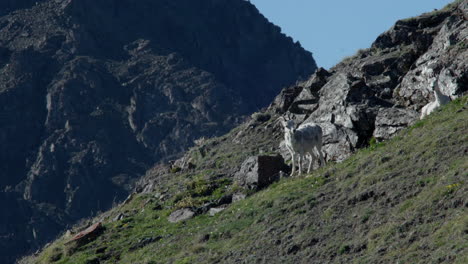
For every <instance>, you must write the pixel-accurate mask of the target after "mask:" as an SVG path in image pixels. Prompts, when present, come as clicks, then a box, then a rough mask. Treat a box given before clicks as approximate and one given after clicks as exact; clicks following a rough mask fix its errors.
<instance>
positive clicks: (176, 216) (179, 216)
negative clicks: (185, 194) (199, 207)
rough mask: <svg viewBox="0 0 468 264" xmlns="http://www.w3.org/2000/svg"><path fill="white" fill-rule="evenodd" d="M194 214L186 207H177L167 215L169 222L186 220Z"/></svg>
mask: <svg viewBox="0 0 468 264" xmlns="http://www.w3.org/2000/svg"><path fill="white" fill-rule="evenodd" d="M194 215H195V213H194V212H193V211H192V210H190V209H188V208H184V209H179V210H177V211H174V212H172V214H171V215H169V218H168V221H169V222H171V223H177V222H180V221H184V220H188V219H190V218H192V217H193V216H194Z"/></svg>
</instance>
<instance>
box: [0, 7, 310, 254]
mask: <svg viewBox="0 0 468 264" xmlns="http://www.w3.org/2000/svg"><path fill="white" fill-rule="evenodd" d="M0 10H1V11H0V16H1V17H0V190H1V191H0V197H1V199H0V200H1V201H2V204H3V203H4V204H3V207H4V208H5V210H6V211H9V214H2V216H1V217H0V222H1V223H2V225H1V227H0V255H1V259H0V262H2V263H10V262H11V261H12V260H13V259H14V257H15V256H16V255H17V254H21V253H25V252H26V251H27V250H30V249H32V248H35V247H37V246H38V245H41V244H42V243H43V242H44V241H47V240H49V239H51V238H53V237H54V236H55V235H56V234H57V232H58V231H59V230H61V229H62V228H63V227H64V226H65V225H67V224H69V223H72V222H74V221H76V220H77V219H80V218H82V217H85V216H89V215H90V214H91V213H93V212H94V213H96V212H97V211H99V210H104V209H107V208H109V207H110V206H111V205H112V203H113V202H114V201H118V200H120V199H122V198H123V197H124V196H126V195H127V194H128V191H129V190H131V188H132V187H133V183H134V181H135V180H136V179H138V177H140V176H141V175H144V174H145V172H146V170H147V169H148V168H149V167H150V166H151V165H152V164H154V163H155V162H158V161H160V160H161V159H163V158H164V159H166V160H168V159H172V158H174V157H176V156H177V155H178V154H179V153H181V152H182V151H183V150H185V149H186V148H187V147H189V146H191V145H192V144H193V140H195V139H197V138H200V137H202V136H207V137H211V136H214V135H219V134H221V133H225V132H226V131H228V130H229V129H231V128H232V127H234V126H235V125H237V124H238V123H239V122H240V121H241V120H242V116H244V115H246V114H249V113H251V112H253V111H255V110H258V109H260V108H262V107H264V106H266V105H267V104H268V103H269V102H270V101H271V100H272V99H273V98H274V96H275V95H276V94H277V93H278V92H279V91H280V89H281V87H283V86H285V85H288V84H291V83H293V82H295V81H296V80H297V79H298V78H305V77H307V76H308V75H310V74H311V73H312V72H313V71H314V70H315V69H316V65H315V62H314V60H313V58H312V56H311V54H310V53H309V52H307V51H305V50H304V49H303V48H302V47H301V46H300V45H299V44H298V43H293V41H292V39H291V38H289V37H286V36H285V35H283V34H281V32H280V28H278V27H276V26H274V25H272V24H271V23H269V22H268V21H267V20H266V19H265V18H264V17H263V16H262V15H261V14H260V13H259V12H258V10H257V9H256V8H255V7H254V6H253V5H251V4H250V3H249V2H247V1H241V0H236V1H232V0H230V1H227V0H221V1H193V0H190V1H189V0H180V1H166V0H139V1H129V0H124V1H117V0H104V1H91V0H81V1H72V0H63V1H59V0H54V1H52V0H50V1H26V0H24V1H2V2H1V3H0Z"/></svg>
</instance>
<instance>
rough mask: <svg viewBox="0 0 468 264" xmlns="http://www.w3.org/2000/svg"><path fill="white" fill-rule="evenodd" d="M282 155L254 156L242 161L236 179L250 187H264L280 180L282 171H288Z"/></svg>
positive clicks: (242, 184) (241, 184)
mask: <svg viewBox="0 0 468 264" xmlns="http://www.w3.org/2000/svg"><path fill="white" fill-rule="evenodd" d="M288 170H289V168H288V167H287V166H286V164H284V160H283V158H282V157H281V156H254V157H250V158H248V159H247V160H245V161H244V162H243V163H242V166H241V168H240V170H239V171H238V172H237V173H236V174H235V176H234V179H235V181H236V182H237V183H238V184H239V185H240V186H243V187H246V188H249V189H255V190H258V189H262V188H265V187H267V186H268V185H270V184H272V183H273V182H275V181H277V180H279V178H280V171H288Z"/></svg>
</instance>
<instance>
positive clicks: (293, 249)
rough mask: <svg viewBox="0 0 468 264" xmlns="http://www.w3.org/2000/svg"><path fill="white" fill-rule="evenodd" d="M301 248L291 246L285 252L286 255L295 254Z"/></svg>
mask: <svg viewBox="0 0 468 264" xmlns="http://www.w3.org/2000/svg"><path fill="white" fill-rule="evenodd" d="M300 249H301V248H300V247H299V246H298V245H292V246H290V247H288V249H287V250H286V254H288V255H289V254H296V253H297V252H298V251H299V250H300Z"/></svg>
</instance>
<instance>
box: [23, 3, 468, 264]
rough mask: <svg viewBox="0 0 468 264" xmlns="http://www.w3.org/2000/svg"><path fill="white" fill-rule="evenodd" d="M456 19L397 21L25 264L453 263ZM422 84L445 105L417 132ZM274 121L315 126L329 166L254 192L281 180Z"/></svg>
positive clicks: (460, 174) (461, 110) (463, 128)
mask: <svg viewBox="0 0 468 264" xmlns="http://www.w3.org/2000/svg"><path fill="white" fill-rule="evenodd" d="M467 16H468V1H455V2H454V3H452V4H451V5H449V6H447V7H446V8H444V9H443V10H439V11H435V12H431V13H427V14H423V15H421V16H419V17H415V18H410V19H406V20H402V21H398V22H397V23H396V24H395V26H393V27H392V28H391V29H390V30H389V31H387V32H385V33H383V34H382V35H380V36H379V37H378V38H377V40H376V41H375V43H374V44H373V45H372V47H371V48H370V49H366V50H362V51H360V52H358V54H356V55H355V56H353V57H351V58H348V59H345V60H344V61H343V62H341V63H340V64H338V65H337V66H335V67H334V68H332V69H330V71H326V70H324V69H319V70H318V71H317V72H316V73H315V74H314V75H312V76H311V77H310V79H309V80H307V81H304V82H298V83H297V84H296V85H294V86H291V87H288V88H285V89H284V90H283V91H282V92H281V94H280V95H279V96H278V97H277V98H276V99H275V100H274V102H273V103H272V104H271V105H270V107H269V108H268V109H267V110H265V111H262V112H258V113H256V114H253V115H252V116H251V118H250V119H249V120H248V121H247V122H245V123H243V124H242V125H240V126H239V127H237V128H235V129H233V130H231V131H230V132H229V133H228V134H226V135H224V136H222V137H218V138H213V139H208V140H199V141H197V146H195V147H193V148H191V149H190V151H188V152H187V153H186V154H185V155H184V157H183V158H181V159H179V160H177V161H176V162H175V163H171V164H158V165H156V166H155V167H153V168H152V169H150V170H148V171H147V173H146V176H145V177H144V178H143V179H142V180H141V181H140V182H139V185H138V187H137V188H136V189H135V191H136V192H135V193H134V194H133V195H131V196H129V198H128V199H127V200H126V202H124V203H123V204H121V205H119V206H116V207H115V208H114V209H112V210H111V211H108V212H106V213H104V214H102V215H99V216H98V217H96V218H93V219H88V220H87V221H84V222H83V224H82V225H79V226H76V227H75V228H73V229H71V230H69V232H67V233H65V234H64V235H63V236H61V237H60V238H59V239H58V240H57V241H55V242H54V243H53V244H52V245H50V246H49V247H47V248H45V249H44V250H43V251H42V252H41V253H39V254H38V255H37V256H33V257H31V258H26V259H24V261H25V263H31V262H32V263H69V262H73V263H115V262H122V263H146V264H149V263H152V264H154V263H199V262H202V263H219V262H222V263H242V262H247V263H250V262H266V263H272V262H273V263H298V262H299V263H301V262H303V263H330V262H331V263H362V262H364V263H388V262H392V263H393V262H395V261H401V262H404V263H406V262H409V261H416V262H421V263H447V262H449V263H465V262H466V261H467V259H466V255H467V252H466V247H465V242H464V241H465V240H464V238H465V237H466V222H467V219H466V216H467V214H466V208H467V206H468V205H467V200H466V197H467V193H468V192H467V189H466V177H467V174H466V172H467V171H468V164H467V163H466V160H467V159H466V156H467V154H466V153H467V149H466V144H464V143H466V142H468V138H467V136H466V135H467V133H466V132H467V131H468V127H467V123H466V120H467V118H468V116H467V114H468V111H467V109H468V105H467V97H466V96H465V97H462V96H464V95H465V94H466V92H467V88H468V85H467V73H466V71H467V68H468V67H466V66H467V65H466V64H467V63H468V59H467V58H468V51H467V36H468V34H467V33H468V30H467V29H468V27H467V25H468V23H467V21H466V17H467ZM435 82H438V84H439V86H440V87H441V89H442V90H443V92H444V93H445V94H447V95H450V96H451V97H452V99H454V100H455V102H452V103H451V104H450V105H449V106H447V107H445V108H444V109H443V110H442V111H438V112H437V113H434V114H433V115H431V116H429V117H428V118H427V119H425V120H422V121H417V120H418V119H419V111H420V109H421V108H422V107H423V106H424V105H425V104H426V103H427V102H429V101H431V100H433V98H432V89H433V88H432V87H433V85H434V83H435ZM459 97H462V98H459ZM456 98H458V99H456ZM280 116H283V117H289V118H291V119H293V120H295V121H296V123H297V124H299V123H301V122H307V121H314V122H317V123H319V124H320V125H321V126H322V127H323V128H324V137H325V142H324V152H325V154H326V158H327V160H328V162H329V165H328V166H327V167H325V168H322V169H319V170H317V171H316V172H314V173H313V174H312V175H309V177H308V178H305V179H302V178H300V179H290V178H286V179H283V180H281V181H280V182H279V183H274V184H273V186H271V187H268V188H267V189H265V190H262V188H265V187H266V185H268V184H271V181H270V182H268V183H267V184H261V183H262V182H261V181H262V180H265V179H267V180H276V179H278V178H280V176H285V175H287V173H288V168H287V165H285V164H282V159H283V158H284V159H285V160H288V153H287V151H285V148H284V146H283V144H282V143H281V141H282V137H283V131H282V128H281V126H280V124H279V123H278V122H277V119H278V118H279V117H280ZM416 121H417V122H416ZM410 124H414V125H413V126H412V127H411V128H410V129H405V128H406V127H407V126H408V125H410ZM404 129H405V130H404ZM395 135H397V136H396V137H395ZM392 137H395V138H393V139H389V138H392ZM382 140H386V141H385V142H383V143H378V142H379V141H382ZM359 148H366V149H364V150H361V151H359V152H358V153H357V154H355V155H353V156H351V155H352V154H353V153H354V152H355V151H356V150H357V149H359ZM278 154H280V156H276V155H278ZM281 156H282V157H281ZM350 157H351V158H350ZM335 161H338V162H341V163H335ZM278 164H280V165H281V166H278ZM273 167H274V169H272V168H273ZM281 170H282V171H283V172H281ZM268 171H270V172H268ZM272 171H273V172H272ZM268 173H270V175H266V176H265V174H268ZM275 173H276V174H275ZM264 176H265V177H264ZM262 177H263V178H262ZM258 191H260V192H258ZM256 192H258V193H256ZM246 196H247V199H245V197H246ZM248 196H251V197H248ZM242 199H245V200H244V201H240V202H239V200H242ZM220 211H221V212H220ZM210 215H214V216H213V217H211V216H210ZM96 222H101V223H102V224H103V229H100V233H96V236H97V237H89V238H86V239H85V240H83V241H80V242H77V241H76V240H72V239H73V237H74V236H75V237H76V235H77V234H80V233H78V232H79V231H80V230H83V229H84V228H85V227H87V226H90V225H91V224H92V223H96ZM28 261H29V262H28Z"/></svg>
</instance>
